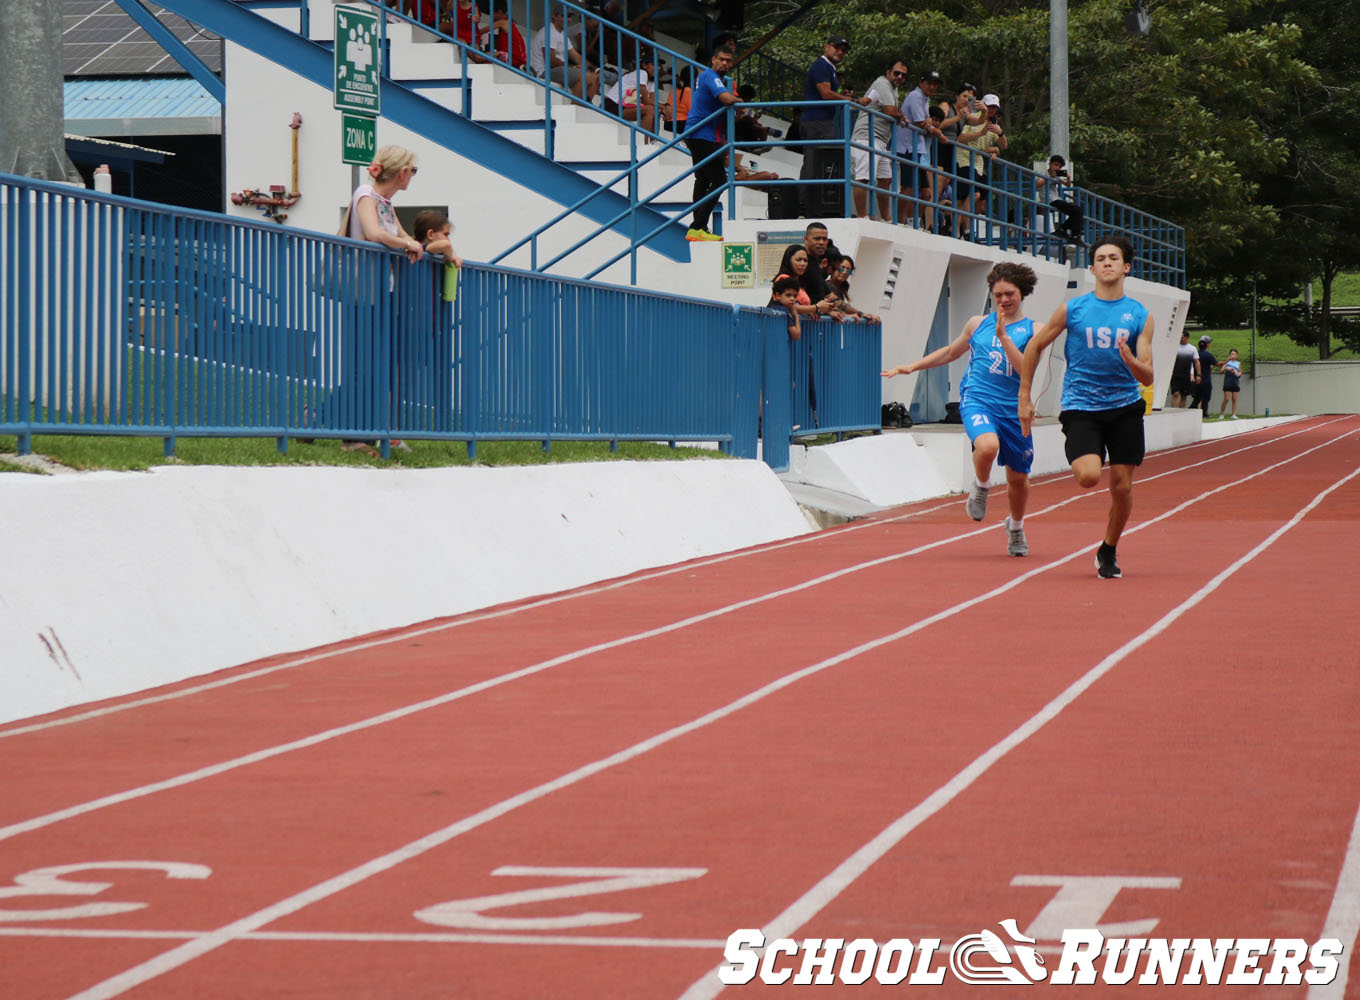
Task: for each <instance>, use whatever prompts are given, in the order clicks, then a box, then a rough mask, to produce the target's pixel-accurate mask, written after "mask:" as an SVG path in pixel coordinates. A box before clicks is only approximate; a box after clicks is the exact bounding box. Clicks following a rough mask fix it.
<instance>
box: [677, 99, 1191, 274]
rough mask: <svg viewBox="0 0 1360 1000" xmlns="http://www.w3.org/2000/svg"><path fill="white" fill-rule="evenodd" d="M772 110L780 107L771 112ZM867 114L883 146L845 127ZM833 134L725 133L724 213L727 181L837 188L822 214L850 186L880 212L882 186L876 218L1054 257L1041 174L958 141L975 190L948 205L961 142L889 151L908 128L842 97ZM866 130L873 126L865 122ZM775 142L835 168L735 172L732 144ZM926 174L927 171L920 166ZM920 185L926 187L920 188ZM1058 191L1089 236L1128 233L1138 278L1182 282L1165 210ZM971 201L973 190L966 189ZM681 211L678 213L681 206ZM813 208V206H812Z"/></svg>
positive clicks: (848, 209)
mask: <svg viewBox="0 0 1360 1000" xmlns="http://www.w3.org/2000/svg"><path fill="white" fill-rule="evenodd" d="M812 104H813V102H807V101H794V102H784V104H783V105H782V107H785V108H788V107H793V108H806V107H810V106H812ZM779 106H780V105H778V104H777V103H776V102H769V101H763V102H758V103H751V104H745V105H743V107H745V108H747V109H748V110H753V111H757V112H759V111H761V110H767V109H775V108H778V107H779ZM725 110H726V114H727V125H726V129H727V135H728V136H731V135H732V129H733V127H734V126H733V122H734V109H733V108H732V107H731V106H728V107H727V108H726V109H725ZM776 113H779V112H776ZM851 113H853V114H859V115H868V116H869V117H870V119H871V123H872V122H875V121H886V122H887V123H888V125H889V126H890V127H889V139H888V143H887V150H886V151H885V150H884V149H882V148H879V147H878V146H876V145H875V144H873V143H869V144H866V143H863V142H858V141H856V140H855V139H854V137H853V133H852V131H851V129H850V128H849V127H848V123H847V117H848V114H851ZM837 115H838V117H837V134H838V135H839V136H841V138H837V139H817V140H808V139H800V140H794V141H789V140H787V139H775V140H765V141H763V142H729V143H728V144H727V147H726V149H725V150H723V151H722V153H721V154H720V155H723V156H725V157H726V164H727V182H726V185H725V187H724V192H723V193H724V195H725V196H726V198H727V203H728V213H729V215H731V216H733V217H735V215H736V212H737V206H736V191H737V189H738V188H740V187H757V188H775V187H796V188H798V189H801V191H802V192H804V193H806V192H810V191H815V190H817V189H823V190H827V191H831V192H839V194H840V195H841V197H840V198H839V199H836V198H834V195H833V198H832V199H831V200H832V201H834V202H837V203H838V204H836V205H835V206H833V208H834V210H833V211H829V212H826V213H825V214H826V215H827V216H837V215H839V216H846V217H848V216H853V215H855V214H857V209H856V204H855V195H856V193H858V194H859V195H860V197H861V198H863V200H864V202H865V211H866V214H867V215H869V216H872V217H875V218H877V217H880V213H879V206H878V200H877V199H878V196H879V195H880V194H886V195H887V198H888V202H889V204H888V214H887V218H886V219H885V220H884V221H888V222H893V223H898V224H902V225H911V226H914V227H917V228H922V227H926V226H927V225H937V226H938V223H939V221H940V219H941V218H945V217H947V218H948V219H950V220H951V222H952V223H953V224H954V225H955V226H956V234H961V235H962V237H963V238H965V239H969V240H972V241H975V242H979V243H983V244H986V245H990V246H995V247H997V248H999V249H1002V250H1013V251H1016V252H1019V253H1029V254H1032V255H1034V256H1039V257H1048V258H1054V257H1062V256H1063V254H1064V253H1065V250H1064V242H1065V241H1064V240H1063V239H1062V238H1061V237H1060V236H1059V235H1058V234H1056V233H1055V231H1054V230H1055V226H1054V224H1053V211H1054V210H1053V209H1051V208H1050V205H1049V203H1050V202H1052V201H1053V200H1055V198H1056V197H1057V195H1056V193H1054V192H1052V191H1049V190H1048V188H1047V186H1046V185H1042V186H1041V185H1040V183H1039V181H1040V178H1041V177H1042V176H1043V175H1041V174H1038V173H1036V172H1034V171H1033V170H1030V169H1028V168H1027V167H1023V166H1020V165H1018V164H1015V163H1010V162H1008V161H1006V160H1002V159H999V158H997V159H993V158H991V157H988V156H984V155H982V154H981V153H980V152H978V151H976V150H972V149H969V148H967V147H962V148H963V149H964V150H965V151H966V153H967V156H968V160H969V164H970V166H971V167H972V170H973V177H972V178H968V182H969V183H971V185H972V189H973V192H975V193H976V195H977V196H978V198H977V200H978V202H979V203H978V204H977V205H976V206H970V205H960V204H958V203H957V201H954V202H952V203H951V204H949V205H948V206H945V205H943V204H942V203H941V202H939V201H938V200H936V196H935V193H936V192H944V191H945V190H947V189H948V188H950V187H952V186H953V185H954V184H955V183H956V182H958V180H959V177H958V175H957V171H956V169H955V164H956V150H957V149H959V148H960V147H956V146H954V145H953V144H952V143H941V142H939V141H938V140H936V139H934V138H931V137H927V136H919V135H918V136H916V138H915V142H916V143H919V144H920V146H918V147H916V148H921V149H924V150H925V151H926V152H928V153H929V157H930V162H929V164H927V165H921V164H918V163H917V162H916V161H915V160H914V159H913V158H912V157H911V156H909V155H907V156H903V155H899V154H898V153H897V152H896V149H897V146H898V145H899V144H901V145H903V146H904V147H906V148H908V149H909V150H910V149H911V148H912V147H911V145H910V144H911V143H912V141H913V139H912V136H911V134H910V133H909V132H907V131H906V129H905V128H904V126H901V125H899V124H898V123H897V122H896V120H894V119H891V118H890V117H888V116H886V115H883V114H881V113H880V112H878V111H873V110H870V109H867V108H859V109H856V110H854V111H853V112H852V111H851V110H850V108H849V106H848V105H843V106H841V107H839V108H838V109H837ZM870 134H871V135H872V134H873V129H872V124H871V128H870ZM768 145H776V146H781V147H784V148H788V149H792V150H795V151H799V152H802V153H803V155H804V156H807V155H809V151H810V150H811V149H813V148H816V147H821V148H822V149H824V150H827V151H828V152H829V156H830V160H831V162H832V163H835V164H836V166H837V171H836V172H837V173H838V174H839V176H833V177H824V178H817V177H807V178H798V179H793V178H788V179H781V180H775V181H768V180H767V181H739V180H737V179H736V173H735V165H734V158H733V157H732V155H731V153H733V152H741V151H743V150H748V151H749V150H754V149H758V148H760V147H763V146H768ZM855 150H858V151H861V152H864V153H866V154H867V155H868V157H869V161H870V163H869V171H868V174H869V177H870V178H874V177H876V176H877V169H878V163H879V160H880V158H881V159H886V160H887V161H888V164H889V166H890V168H891V170H890V174H891V176H890V178H889V183H888V186H887V189H886V191H884V190H883V189H881V188H878V187H877V186H876V185H875V183H873V182H872V181H869V182H861V181H857V180H855V179H854V171H853V169H852V162H851V160H852V152H853V151H855ZM920 174H925V175H927V176H928V178H929V180H928V181H926V180H925V179H923V178H921V177H920V176H919V175H920ZM927 190H928V191H929V192H930V194H929V196H927V194H926V193H925V192H926V191H927ZM1061 192H1062V193H1063V195H1064V196H1065V198H1066V199H1067V200H1069V201H1073V202H1075V203H1076V204H1078V205H1079V206H1080V207H1081V208H1082V210H1083V211H1084V212H1085V216H1086V219H1085V229H1086V233H1087V234H1088V238H1096V237H1098V236H1099V235H1100V234H1102V233H1108V232H1118V233H1123V234H1125V235H1128V236H1129V237H1130V238H1131V240H1132V242H1133V246H1134V252H1135V253H1134V261H1133V271H1132V274H1133V276H1134V277H1137V278H1144V279H1146V280H1148V281H1155V282H1161V283H1166V284H1170V285H1174V286H1176V287H1178V288H1184V287H1185V230H1184V228H1183V227H1181V226H1177V225H1174V224H1173V223H1171V222H1168V221H1167V220H1165V219H1161V218H1158V217H1157V216H1154V215H1151V214H1150V213H1147V212H1143V211H1140V210H1138V209H1135V208H1133V207H1131V206H1129V205H1124V204H1121V203H1119V202H1115V201H1112V200H1110V199H1108V198H1103V197H1101V196H1099V195H1096V194H1094V193H1093V192H1091V191H1087V190H1086V189H1084V188H1080V187H1075V186H1066V185H1064V186H1062V187H1061ZM969 200H970V201H971V200H973V199H972V198H971V197H970V199H969ZM682 214H683V213H682ZM812 214H818V213H816V212H814V213H812ZM1088 251H1089V248H1082V247H1078V248H1077V253H1078V255H1079V257H1078V260H1079V262H1082V261H1084V260H1085V257H1086V255H1087V253H1088Z"/></svg>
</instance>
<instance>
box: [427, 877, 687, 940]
mask: <svg viewBox="0 0 1360 1000" xmlns="http://www.w3.org/2000/svg"><path fill="white" fill-rule="evenodd" d="M707 871H708V869H707V868H534V867H527V866H524V865H502V866H501V867H500V868H497V869H496V870H495V871H493V872H492V873H491V874H492V875H519V876H530V875H538V876H546V877H548V878H574V879H584V880H585V881H577V882H572V883H569V884H567V885H554V886H545V887H543V888H541V889H525V890H522V891H520V892H502V893H497V894H496V895H494V896H478V897H476V898H475V899H451V900H449V901H448V902H447V903H436V904H435V905H434V906H428V907H426V908H425V909H423V910H416V912H415V917H416V919H417V920H423V921H424V922H425V923H427V924H438V925H439V926H440V927H464V928H473V929H476V930H483V931H547V930H563V929H565V928H571V927H600V926H602V925H605V924H624V923H627V922H628V921H630V920H637V919H639V918H640V917H641V916H642V914H641V913H577V914H573V915H571V916H568V917H488V916H485V915H483V912H482V911H483V910H498V909H502V908H503V907H506V906H522V905H523V904H525V903H541V902H544V901H546V900H550V899H572V898H575V897H577V896H596V895H599V894H600V893H605V892H621V891H623V890H624V889H643V888H646V887H647V886H651V885H665V884H667V883H668V882H685V881H688V880H689V879H695V878H698V877H699V876H701V875H704V874H706V873H707Z"/></svg>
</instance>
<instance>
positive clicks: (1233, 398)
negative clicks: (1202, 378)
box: [1218, 347, 1242, 420]
mask: <svg viewBox="0 0 1360 1000" xmlns="http://www.w3.org/2000/svg"><path fill="white" fill-rule="evenodd" d="M1218 367H1219V370H1220V371H1222V372H1223V402H1222V403H1220V404H1219V407H1218V415H1219V416H1220V417H1221V416H1223V411H1224V410H1225V409H1226V408H1227V406H1228V403H1229V402H1231V403H1232V418H1233V419H1234V420H1236V419H1237V394H1238V393H1239V392H1240V391H1241V390H1242V381H1241V379H1242V362H1241V361H1239V360H1238V358H1237V348H1236V347H1233V348H1229V350H1228V360H1227V361H1225V362H1223V364H1221V365H1219V366H1218Z"/></svg>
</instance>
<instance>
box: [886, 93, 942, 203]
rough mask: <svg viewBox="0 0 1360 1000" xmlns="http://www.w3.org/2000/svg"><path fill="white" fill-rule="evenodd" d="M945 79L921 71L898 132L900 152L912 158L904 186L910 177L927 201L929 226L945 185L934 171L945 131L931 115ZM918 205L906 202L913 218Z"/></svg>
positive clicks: (905, 103) (917, 193) (915, 193)
mask: <svg viewBox="0 0 1360 1000" xmlns="http://www.w3.org/2000/svg"><path fill="white" fill-rule="evenodd" d="M941 82H942V77H941V76H940V74H939V73H937V72H936V71H935V70H933V69H928V70H926V71H925V72H924V73H922V74H921V79H920V80H918V81H917V83H916V87H915V89H913V90H912V91H911V93H909V94H907V96H906V98H905V99H904V100H903V101H902V120H903V122H904V123H905V125H906V127H904V128H902V129H899V130H898V133H897V152H898V154H899V155H900V156H903V157H905V158H906V159H907V160H908V161H909V162H908V163H907V165H906V166H905V167H904V170H905V171H906V173H908V174H910V175H911V177H910V178H906V177H904V178H903V179H902V187H903V189H904V190H905V188H906V186H907V183H906V182H907V181H908V179H909V180H910V181H911V194H912V197H913V198H915V199H918V200H919V201H924V202H926V203H927V204H926V205H925V206H923V207H921V215H922V218H923V220H924V221H925V227H926V228H927V229H930V228H932V227H933V226H934V223H935V210H934V209H933V208H932V207H930V204H929V203H930V202H932V201H933V200H934V197H935V194H936V193H937V191H938V189H939V188H940V187H943V184H937V182H936V180H935V174H934V172H933V171H932V170H931V167H932V165H933V163H934V148H935V143H936V142H938V141H939V140H940V139H943V138H944V134H943V133H942V132H941V131H940V130H939V128H938V127H936V125H935V122H934V121H933V120H932V119H931V117H930V99H931V98H932V97H934V96H935V95H936V94H937V93H938V92H939V89H940V83H941ZM917 207H918V206H917V205H916V204H915V203H914V202H908V203H907V204H906V205H905V209H906V211H907V212H908V213H910V215H911V217H912V218H913V219H915V217H916V209H917ZM898 221H899V222H904V221H905V219H904V218H903V213H901V212H899V213H898Z"/></svg>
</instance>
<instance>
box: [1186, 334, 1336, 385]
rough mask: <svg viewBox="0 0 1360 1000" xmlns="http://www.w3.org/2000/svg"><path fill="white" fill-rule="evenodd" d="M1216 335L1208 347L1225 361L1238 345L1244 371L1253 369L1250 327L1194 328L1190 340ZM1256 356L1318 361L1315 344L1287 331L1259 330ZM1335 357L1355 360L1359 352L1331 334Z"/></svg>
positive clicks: (1273, 358) (1277, 359) (1275, 359)
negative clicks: (1300, 340) (1308, 344)
mask: <svg viewBox="0 0 1360 1000" xmlns="http://www.w3.org/2000/svg"><path fill="white" fill-rule="evenodd" d="M1206 333H1207V334H1209V336H1211V337H1213V338H1214V341H1213V343H1212V344H1211V345H1210V347H1209V350H1210V352H1211V353H1212V354H1213V355H1214V357H1216V358H1218V360H1219V361H1225V360H1227V357H1228V351H1229V350H1231V349H1232V348H1234V347H1236V348H1237V354H1238V357H1239V358H1241V360H1242V373H1243V374H1244V375H1246V374H1250V373H1251V331H1250V330H1191V331H1190V343H1192V344H1194V343H1197V342H1198V341H1199V338H1200V337H1202V336H1203V335H1204V334H1206ZM1256 357H1257V359H1258V360H1261V361H1316V360H1317V359H1318V354H1317V348H1316V347H1306V346H1304V345H1303V344H1296V343H1295V342H1294V341H1292V340H1290V339H1289V338H1288V337H1286V336H1285V335H1284V334H1282V333H1280V334H1274V335H1272V336H1269V337H1266V336H1261V335H1260V334H1258V335H1257V337H1256ZM1332 357H1333V358H1334V359H1335V360H1337V361H1354V360H1355V359H1356V354H1355V352H1354V351H1351V350H1347V349H1346V348H1345V347H1344V346H1342V344H1341V341H1339V340H1337V339H1336V338H1335V337H1333V338H1332Z"/></svg>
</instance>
